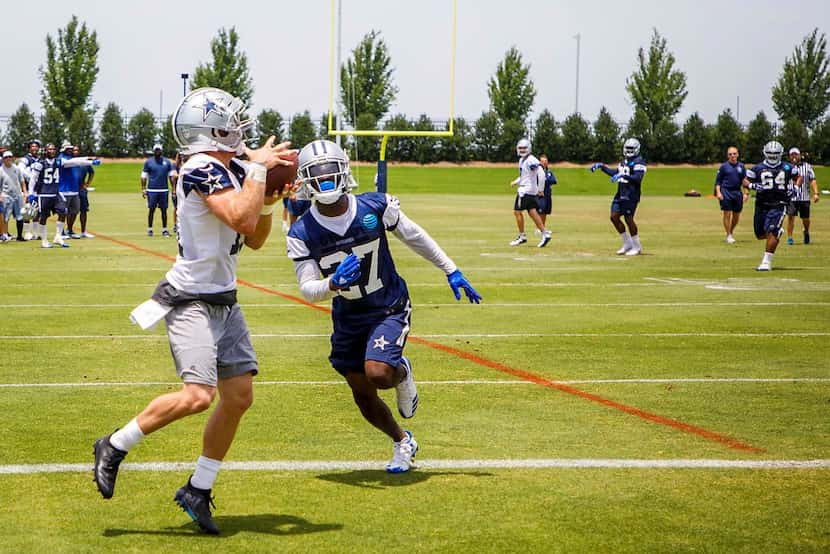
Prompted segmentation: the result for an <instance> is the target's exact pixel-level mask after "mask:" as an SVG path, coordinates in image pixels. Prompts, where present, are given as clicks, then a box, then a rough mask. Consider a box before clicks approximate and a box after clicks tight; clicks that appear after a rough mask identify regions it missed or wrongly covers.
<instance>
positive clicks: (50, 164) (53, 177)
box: [31, 158, 61, 197]
mask: <svg viewBox="0 0 830 554" xmlns="http://www.w3.org/2000/svg"><path fill="white" fill-rule="evenodd" d="M60 168H61V163H60V160H58V158H43V159H42V160H40V161H37V162H35V163H33V164H32V168H31V169H32V171H38V172H39V174H38V178H37V183H35V192H36V193H37V194H38V195H40V196H46V197H50V196H55V195H57V194H58V187H59V185H60V178H61V177H60Z"/></svg>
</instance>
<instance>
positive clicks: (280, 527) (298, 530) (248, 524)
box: [103, 514, 343, 539]
mask: <svg viewBox="0 0 830 554" xmlns="http://www.w3.org/2000/svg"><path fill="white" fill-rule="evenodd" d="M213 521H215V522H216V525H217V526H218V527H219V529H220V530H221V531H222V534H220V535H219V536H218V538H220V539H221V538H222V537H233V536H234V535H236V534H237V533H241V532H247V533H262V534H265V535H307V534H309V533H319V532H322V531H340V530H341V529H343V524H341V523H311V522H310V521H308V520H305V519H303V518H301V517H296V516H290V515H285V514H253V515H247V516H217V517H215V518H213ZM103 535H104V536H105V537H121V536H124V535H156V536H171V537H172V536H200V537H212V535H206V534H204V533H202V532H201V531H200V530H199V528H198V527H197V526H196V524H195V523H194V522H192V521H191V522H189V523H186V524H184V525H180V526H179V527H165V528H163V529H158V530H152V529H105V530H104V533H103Z"/></svg>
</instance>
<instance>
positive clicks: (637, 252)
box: [625, 246, 642, 256]
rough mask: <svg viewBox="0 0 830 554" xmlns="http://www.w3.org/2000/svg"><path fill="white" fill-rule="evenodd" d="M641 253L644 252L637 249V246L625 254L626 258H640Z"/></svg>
mask: <svg viewBox="0 0 830 554" xmlns="http://www.w3.org/2000/svg"><path fill="white" fill-rule="evenodd" d="M641 253H642V250H640V249H639V248H637V247H636V246H635V247H633V248H631V250H628V251H627V252H626V253H625V255H626V256H639V255H640V254H641Z"/></svg>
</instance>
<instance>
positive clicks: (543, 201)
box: [536, 194, 553, 215]
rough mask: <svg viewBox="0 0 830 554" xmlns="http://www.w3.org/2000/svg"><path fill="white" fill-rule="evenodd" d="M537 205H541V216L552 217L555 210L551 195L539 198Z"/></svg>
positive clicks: (539, 210) (537, 198)
mask: <svg viewBox="0 0 830 554" xmlns="http://www.w3.org/2000/svg"><path fill="white" fill-rule="evenodd" d="M536 203H537V204H538V205H539V207H538V208H537V211H538V212H539V213H540V214H545V215H550V212H551V211H552V208H553V197H552V196H551V195H550V194H546V195H544V196H537V197H536Z"/></svg>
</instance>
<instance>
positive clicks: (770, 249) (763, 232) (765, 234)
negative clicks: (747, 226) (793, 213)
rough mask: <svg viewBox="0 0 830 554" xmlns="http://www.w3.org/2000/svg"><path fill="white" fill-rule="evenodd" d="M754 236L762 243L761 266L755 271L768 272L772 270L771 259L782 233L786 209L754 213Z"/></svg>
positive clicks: (778, 208) (772, 209) (770, 209)
mask: <svg viewBox="0 0 830 554" xmlns="http://www.w3.org/2000/svg"><path fill="white" fill-rule="evenodd" d="M755 215H756V222H755V234H756V236H757V237H758V238H759V239H763V240H764V241H765V242H764V257H763V259H762V260H761V264H760V265H759V266H758V267H757V268H756V270H757V271H770V270H771V269H772V258H773V255H774V254H775V251H776V249H777V248H778V244H779V241H780V240H781V235H782V234H783V232H784V229H783V225H784V217H785V216H786V208H785V207H783V206H781V207H775V208H768V209H764V210H762V211H761V213H760V214H759V212H758V211H756V213H755Z"/></svg>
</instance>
